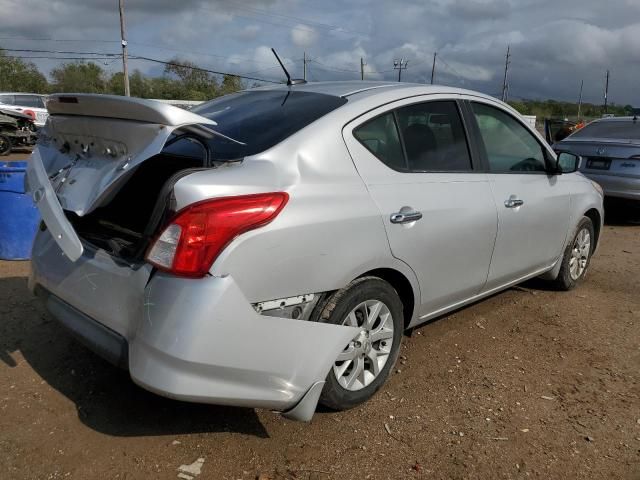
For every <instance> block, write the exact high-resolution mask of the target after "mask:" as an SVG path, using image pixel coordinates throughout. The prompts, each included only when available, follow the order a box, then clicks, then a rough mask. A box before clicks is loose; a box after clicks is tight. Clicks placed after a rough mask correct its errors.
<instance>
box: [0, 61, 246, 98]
mask: <svg viewBox="0 0 640 480" xmlns="http://www.w3.org/2000/svg"><path fill="white" fill-rule="evenodd" d="M167 63H171V65H165V67H164V71H163V72H162V75H161V76H157V77H152V76H148V75H145V74H143V73H142V72H140V71H139V70H134V71H133V72H132V73H131V74H130V75H129V85H130V89H131V95H132V96H134V97H141V98H159V99H174V100H209V99H211V98H214V97H217V96H220V95H226V94H227V93H232V92H237V91H238V90H242V89H244V88H246V86H245V85H244V83H243V82H242V80H241V79H240V78H239V77H235V76H233V75H214V74H211V73H209V72H205V71H202V70H198V69H195V68H192V67H196V65H195V64H193V63H192V62H189V61H187V60H182V59H180V58H174V59H172V60H170V61H169V62H167ZM0 91H4V92H29V93H44V94H46V93H71V92H73V93H107V94H113V95H124V81H123V74H122V72H117V73H112V74H110V73H108V72H106V71H105V70H104V69H103V68H102V67H101V66H100V65H98V64H97V63H95V62H92V61H86V62H85V61H74V62H70V63H64V64H62V65H60V66H58V67H56V68H54V69H53V70H51V72H50V74H49V78H47V77H46V76H45V75H44V74H43V73H42V72H41V71H40V70H38V68H37V67H36V65H35V64H34V63H32V62H29V61H25V60H23V59H20V58H15V57H12V56H8V55H7V54H6V52H4V51H3V50H2V49H0Z"/></svg>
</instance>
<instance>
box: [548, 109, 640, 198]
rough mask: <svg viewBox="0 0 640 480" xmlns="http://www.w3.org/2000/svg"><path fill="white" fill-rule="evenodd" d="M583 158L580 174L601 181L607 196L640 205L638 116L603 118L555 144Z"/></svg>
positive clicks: (560, 148) (639, 124) (562, 149)
mask: <svg viewBox="0 0 640 480" xmlns="http://www.w3.org/2000/svg"><path fill="white" fill-rule="evenodd" d="M554 148H555V149H556V150H558V151H563V152H571V153H573V154H576V155H580V156H581V157H583V160H582V164H581V165H580V171H582V172H583V173H584V174H585V175H586V176H587V177H589V178H591V179H592V180H595V181H596V182H598V183H599V184H600V185H601V186H602V188H603V189H604V194H605V195H606V196H607V197H615V198H623V199H627V200H635V201H636V202H638V203H639V204H640V122H639V121H638V117H611V118H602V119H600V120H596V121H595V122H592V123H590V124H589V125H587V126H586V127H584V128H582V129H581V130H578V131H577V132H575V133H574V134H573V135H570V136H569V137H567V138H565V139H564V140H562V141H561V142H558V143H556V144H555V145H554Z"/></svg>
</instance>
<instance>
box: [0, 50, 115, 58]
mask: <svg viewBox="0 0 640 480" xmlns="http://www.w3.org/2000/svg"><path fill="white" fill-rule="evenodd" d="M1 50H4V51H6V52H24V53H57V54H60V55H102V56H105V57H106V56H110V57H120V56H121V55H120V54H119V53H110V52H76V51H67V50H40V49H32V48H3V49H1Z"/></svg>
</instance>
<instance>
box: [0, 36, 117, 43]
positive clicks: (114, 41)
mask: <svg viewBox="0 0 640 480" xmlns="http://www.w3.org/2000/svg"><path fill="white" fill-rule="evenodd" d="M0 40H27V41H30V42H76V43H79V42H82V43H86V42H89V43H120V42H119V41H118V40H99V39H86V38H79V39H75V40H74V39H71V38H69V39H63V38H33V37H0Z"/></svg>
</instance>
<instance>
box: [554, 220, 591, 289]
mask: <svg viewBox="0 0 640 480" xmlns="http://www.w3.org/2000/svg"><path fill="white" fill-rule="evenodd" d="M594 247H595V235H594V229H593V222H592V221H591V219H590V218H588V217H582V219H581V220H580V223H579V224H578V228H577V229H576V234H575V235H574V237H573V239H572V240H571V242H570V243H569V244H568V245H567V249H566V250H565V252H564V256H563V257H562V266H561V267H560V273H559V274H558V278H557V279H556V281H555V283H556V286H557V287H558V288H559V289H560V290H571V289H572V288H574V287H575V286H576V285H577V284H578V282H579V281H580V280H582V279H583V278H584V276H585V275H586V274H587V268H589V264H590V263H591V254H592V253H593V249H594Z"/></svg>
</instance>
